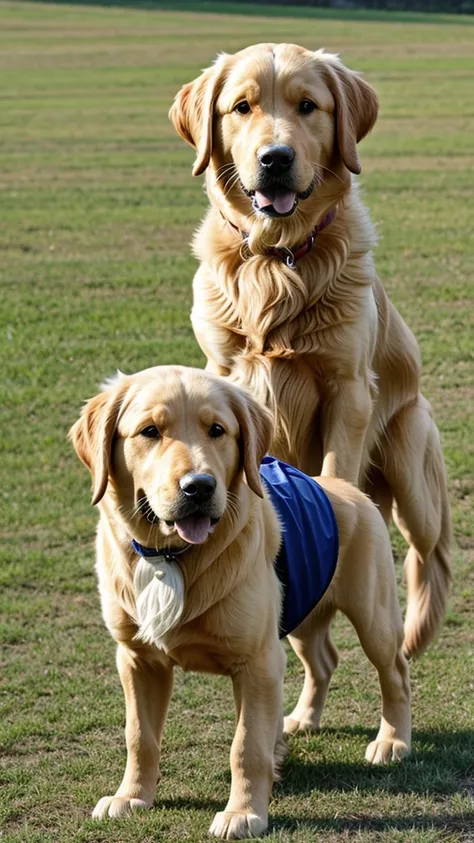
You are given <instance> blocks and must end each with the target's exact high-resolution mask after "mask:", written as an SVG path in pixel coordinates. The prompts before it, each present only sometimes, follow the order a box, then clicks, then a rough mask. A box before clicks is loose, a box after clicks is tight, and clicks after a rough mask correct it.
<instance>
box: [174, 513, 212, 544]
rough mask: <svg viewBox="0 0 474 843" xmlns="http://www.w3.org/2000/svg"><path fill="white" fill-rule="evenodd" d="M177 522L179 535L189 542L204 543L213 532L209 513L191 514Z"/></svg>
mask: <svg viewBox="0 0 474 843" xmlns="http://www.w3.org/2000/svg"><path fill="white" fill-rule="evenodd" d="M175 524H176V530H177V531H178V536H179V537H180V538H181V539H183V541H185V542H189V544H202V543H203V542H205V541H206V539H207V537H208V535H209V533H211V532H212V526H211V519H210V518H209V515H189V516H188V518H180V520H179V521H176V522H175Z"/></svg>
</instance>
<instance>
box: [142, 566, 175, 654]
mask: <svg viewBox="0 0 474 843" xmlns="http://www.w3.org/2000/svg"><path fill="white" fill-rule="evenodd" d="M133 586H134V590H135V599H136V604H137V615H138V623H139V631H138V634H137V638H141V639H142V641H145V642H146V643H148V644H155V645H156V646H157V647H163V643H162V639H163V636H164V635H166V633H167V632H170V630H171V629H173V628H174V627H175V626H176V625H177V624H178V623H179V620H180V618H181V615H182V613H183V608H184V579H183V574H182V572H181V568H180V567H179V565H178V563H177V562H174V561H173V560H167V559H165V557H164V556H154V557H147V558H146V559H145V558H143V557H140V559H139V561H138V565H137V567H136V570H135V575H134V578H133Z"/></svg>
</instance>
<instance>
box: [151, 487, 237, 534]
mask: <svg viewBox="0 0 474 843" xmlns="http://www.w3.org/2000/svg"><path fill="white" fill-rule="evenodd" d="M139 509H140V513H141V515H142V518H144V519H145V520H146V521H148V523H149V524H158V523H159V521H160V518H159V517H158V515H157V514H156V512H155V511H154V510H153V508H152V506H151V504H150V502H149V500H148V498H147V497H146V496H145V495H143V496H142V497H141V499H140V504H139ZM219 521H220V518H214V517H212V516H211V515H208V514H207V513H205V512H201V511H199V510H196V511H195V512H192V513H190V514H189V515H186V516H184V517H183V518H176V519H174V520H169V521H168V520H165V521H164V522H163V526H165V525H166V527H167V528H168V529H166V530H163V532H166V533H168V535H170V536H171V535H172V534H173V533H174V532H176V533H177V534H178V536H179V537H180V539H182V540H183V541H185V542H187V543H188V544H202V543H203V542H205V541H206V539H207V538H208V537H209V536H210V535H211V533H213V532H214V530H215V527H216V524H217V523H218V522H219Z"/></svg>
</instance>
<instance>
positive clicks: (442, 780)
mask: <svg viewBox="0 0 474 843" xmlns="http://www.w3.org/2000/svg"><path fill="white" fill-rule="evenodd" d="M321 734H323V735H325V736H329V737H330V736H331V735H332V736H334V739H337V737H338V736H339V737H342V736H346V737H347V736H352V737H361V736H362V737H364V739H367V741H369V740H370V739H371V738H373V731H372V730H369V729H363V728H359V727H356V728H350V727H346V728H342V729H323V730H322V731H321ZM300 740H301V739H300ZM303 740H304V739H303ZM296 742H297V741H294V744H296ZM413 743H414V746H415V751H414V753H413V755H412V756H411V757H410V758H408V759H406V760H405V761H404V762H403V763H402V764H390V765H387V766H380V767H379V766H370V765H368V764H365V763H363V762H361V763H359V764H357V763H356V764H350V763H346V762H340V763H331V762H329V763H328V762H318V760H317V757H315V758H314V760H312V759H309V760H304V761H303V760H301V759H300V758H298V757H295V754H291V742H290V755H289V757H288V759H287V761H286V763H285V766H284V769H283V778H282V781H281V782H280V783H279V784H277V785H276V786H275V788H274V802H273V805H271V806H270V829H269V830H270V832H281V831H283V830H286V831H289V832H294V831H297V830H298V829H301V828H306V829H312V830H313V831H314V832H320V833H322V832H331V831H332V832H336V833H339V834H341V835H342V834H347V833H349V834H351V833H352V834H358V833H360V832H361V831H373V832H386V831H400V832H403V831H406V832H409V831H432V830H434V831H437V830H438V831H439V830H445V831H446V832H450V833H453V832H458V833H460V834H461V835H462V837H463V839H464V836H465V835H467V836H466V838H465V839H466V840H472V839H474V835H473V837H470V836H468V835H469V834H470V833H474V810H472V811H467V812H462V813H461V812H458V813H447V812H443V813H437V814H435V815H431V814H429V813H426V814H424V815H420V814H419V813H418V814H414V815H412V814H407V815H405V816H394V815H393V814H391V815H390V816H385V817H383V816H382V817H381V816H374V815H373V814H369V813H367V810H365V811H363V810H361V811H360V812H359V811H352V810H351V811H350V814H349V815H348V816H344V815H343V814H341V815H338V816H336V817H326V818H324V817H319V818H309V817H308V816H307V814H306V815H305V816H299V815H297V814H292V815H288V814H285V813H279V812H278V800H279V798H280V797H281V798H285V797H288V796H303V795H307V794H310V793H316V794H317V793H318V792H326V793H327V792H331V791H333V792H336V793H337V792H350V791H356V790H357V792H358V793H359V794H360V802H361V807H363V796H364V794H366V793H375V792H377V791H383V792H384V793H385V794H408V793H410V794H425V795H427V796H429V795H433V794H436V795H443V796H445V795H449V794H453V793H457V792H459V793H462V792H465V793H468V792H469V789H470V787H472V774H473V768H474V762H473V759H474V731H467V730H466V731H459V732H449V733H443V732H430V731H415V732H414V733H413ZM294 750H295V751H297V747H296V746H294ZM314 754H315V756H316V752H315V753H314ZM470 776H471V778H469V777H470ZM222 779H223V780H225V784H224V782H223V785H222V794H221V798H217V799H199V798H198V797H195V798H194V797H191V798H178V799H164V800H161V799H160V798H159V797H158V801H157V804H159V806H160V807H161V808H167V809H169V810H180V809H184V810H186V809H188V810H189V809H193V810H198V811H209V812H213V811H219V810H222V809H223V805H224V803H225V801H226V796H227V790H228V787H229V784H230V771H227V772H226V773H225V774H224V775H223V776H222Z"/></svg>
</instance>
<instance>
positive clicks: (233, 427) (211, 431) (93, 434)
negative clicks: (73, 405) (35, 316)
mask: <svg viewBox="0 0 474 843" xmlns="http://www.w3.org/2000/svg"><path fill="white" fill-rule="evenodd" d="M271 435H272V427H271V422H270V418H269V414H268V413H267V411H266V410H264V409H262V408H261V407H260V406H259V405H258V404H257V403H256V402H255V401H254V400H253V399H252V398H251V397H250V396H248V395H247V394H246V393H245V392H244V391H243V390H241V389H239V388H238V387H235V386H231V385H228V384H227V383H226V382H225V381H223V380H220V379H219V378H217V377H214V376H212V375H209V374H207V373H206V372H203V371H201V370H198V369H187V368H184V367H180V366H157V367H155V368H152V369H146V370H144V371H142V372H139V373H138V374H136V375H130V376H127V375H119V376H118V377H117V378H116V379H114V380H113V381H112V382H111V383H110V384H109V385H108V386H107V388H106V389H104V391H103V392H101V393H100V394H99V395H97V396H96V397H95V398H92V399H91V400H90V401H89V402H88V403H87V404H86V406H85V407H84V409H83V411H82V414H81V417H80V419H79V420H78V421H77V422H76V424H75V425H74V426H73V427H72V429H71V432H70V436H71V439H72V442H73V445H74V448H75V450H76V453H77V454H78V456H79V458H80V459H81V460H82V462H83V463H84V464H85V465H86V466H87V468H88V469H89V471H90V472H91V475H92V479H93V498H92V503H93V504H97V503H99V501H101V500H102V498H103V497H104V495H105V493H106V492H107V495H108V499H109V500H110V501H111V502H112V505H113V506H114V507H115V511H116V513H117V514H118V516H119V517H120V518H121V519H122V520H123V521H124V522H125V524H126V527H127V529H128V531H129V533H130V535H131V536H133V538H135V539H137V540H138V541H139V542H140V543H142V544H145V545H151V546H153V547H160V546H163V544H166V545H167V546H169V547H175V548H176V547H180V546H182V545H183V542H184V543H189V544H202V543H203V542H204V541H206V539H207V538H208V537H209V535H210V534H211V533H212V532H213V530H214V528H215V525H216V524H217V523H218V521H219V520H220V519H221V517H222V516H223V514H224V512H225V511H226V509H227V508H228V506H229V503H228V501H229V497H230V496H229V494H228V493H229V492H230V491H234V493H235V492H236V491H237V490H238V489H237V487H238V484H239V483H241V482H242V475H243V472H245V476H246V479H247V484H248V486H249V487H250V489H251V490H252V491H253V492H255V494H257V495H259V496H261V497H262V496H263V490H262V485H261V481H260V476H259V466H260V462H261V460H262V458H263V456H264V455H265V453H266V452H267V450H268V448H269V446H270V440H271ZM231 505H232V504H231ZM231 505H230V506H231Z"/></svg>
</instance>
